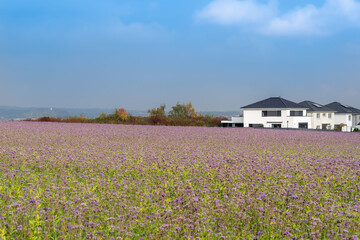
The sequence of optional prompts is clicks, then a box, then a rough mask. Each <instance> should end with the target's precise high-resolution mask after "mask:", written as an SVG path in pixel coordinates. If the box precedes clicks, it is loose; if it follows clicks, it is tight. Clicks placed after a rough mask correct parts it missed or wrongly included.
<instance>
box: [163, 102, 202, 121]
mask: <svg viewBox="0 0 360 240" xmlns="http://www.w3.org/2000/svg"><path fill="white" fill-rule="evenodd" d="M196 116H197V113H196V111H195V109H194V108H193V106H192V103H191V102H189V103H187V104H180V103H179V102H178V103H177V104H176V105H175V106H173V107H172V110H171V111H170V112H169V117H180V118H195V117H196Z"/></svg>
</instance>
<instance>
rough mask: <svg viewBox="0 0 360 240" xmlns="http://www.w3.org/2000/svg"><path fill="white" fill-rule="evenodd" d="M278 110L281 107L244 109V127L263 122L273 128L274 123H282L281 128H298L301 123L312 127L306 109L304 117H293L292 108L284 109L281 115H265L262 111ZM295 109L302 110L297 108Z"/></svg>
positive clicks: (267, 126)
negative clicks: (291, 114)
mask: <svg viewBox="0 0 360 240" xmlns="http://www.w3.org/2000/svg"><path fill="white" fill-rule="evenodd" d="M263 110H267V111H278V110H280V109H246V110H244V127H249V125H250V124H262V125H264V127H265V128H271V127H272V124H276V123H278V124H281V128H298V127H299V123H307V124H308V128H311V127H312V124H311V117H308V116H306V110H303V111H304V116H302V117H300V116H299V117H291V116H290V111H291V110H290V109H282V110H281V117H263V116H262V111H263ZM295 111H300V110H299V109H295Z"/></svg>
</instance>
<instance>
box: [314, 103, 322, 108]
mask: <svg viewBox="0 0 360 240" xmlns="http://www.w3.org/2000/svg"><path fill="white" fill-rule="evenodd" d="M313 105H314V106H315V107H318V108H321V107H322V105H320V104H317V103H313Z"/></svg>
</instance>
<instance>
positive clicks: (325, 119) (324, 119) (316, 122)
mask: <svg viewBox="0 0 360 240" xmlns="http://www.w3.org/2000/svg"><path fill="white" fill-rule="evenodd" d="M324 113H325V116H324V115H323V114H324ZM329 113H330V114H331V118H329ZM318 114H320V118H318V117H317V115H318ZM307 115H308V116H310V117H311V120H312V128H313V129H319V128H318V127H320V129H322V125H323V124H330V129H334V125H335V116H334V115H335V114H334V112H311V113H309V112H308V113H307Z"/></svg>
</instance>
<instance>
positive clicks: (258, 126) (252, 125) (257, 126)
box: [249, 123, 264, 128]
mask: <svg viewBox="0 0 360 240" xmlns="http://www.w3.org/2000/svg"><path fill="white" fill-rule="evenodd" d="M263 126H264V125H262V124H259V123H250V124H249V127H252V128H261V127H263Z"/></svg>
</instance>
